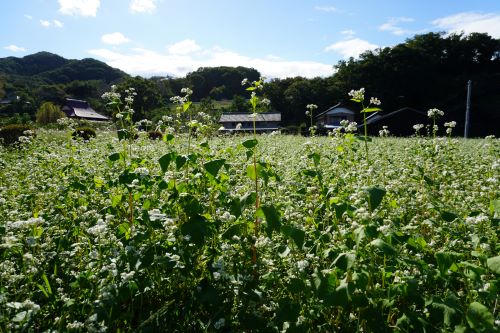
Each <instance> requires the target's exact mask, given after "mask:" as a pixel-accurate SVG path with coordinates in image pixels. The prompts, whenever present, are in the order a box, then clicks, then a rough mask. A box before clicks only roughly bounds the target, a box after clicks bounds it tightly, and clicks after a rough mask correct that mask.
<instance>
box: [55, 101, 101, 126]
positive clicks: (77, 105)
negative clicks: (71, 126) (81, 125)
mask: <svg viewBox="0 0 500 333" xmlns="http://www.w3.org/2000/svg"><path fill="white" fill-rule="evenodd" d="M62 111H63V112H64V113H66V116H68V117H69V118H78V119H86V120H96V121H106V120H109V118H108V117H106V116H103V115H102V114H99V113H97V112H96V111H95V110H94V109H92V108H91V107H90V105H89V103H88V102H87V101H81V100H78V99H71V98H67V99H66V104H65V105H64V106H63V107H62Z"/></svg>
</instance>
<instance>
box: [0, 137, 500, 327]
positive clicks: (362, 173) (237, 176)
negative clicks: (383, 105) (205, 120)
mask: <svg viewBox="0 0 500 333" xmlns="http://www.w3.org/2000/svg"><path fill="white" fill-rule="evenodd" d="M25 141H28V142H24V143H23V144H22V146H21V147H20V148H11V147H0V170H1V173H0V256H1V261H0V332H10V331H46V332H56V331H59V332H66V331H75V332H78V331H82V332H83V331H93V332H98V331H120V332H128V331H138V332H158V331H168V332H175V331H178V332H187V331H193V332H194V331H197V332H198V331H216V330H218V331H222V332H242V331H246V332H250V331H260V332H278V331H279V332H334V331H343V332H355V331H364V332H370V331H377V332H386V331H387V332H388V331H401V332H424V331H426V332H440V331H442V332H445V331H456V332H469V331H483V332H496V331H499V321H500V314H499V312H500V309H499V307H500V304H499V300H498V295H499V290H500V279H499V277H500V256H499V249H500V244H499V236H500V228H499V218H500V215H499V214H500V200H499V197H500V193H499V175H500V158H499V156H500V143H499V140H498V139H476V140H467V141H466V140H457V139H451V138H449V137H442V138H440V137H436V138H432V137H415V138H408V139H396V138H378V139H374V140H373V141H371V142H368V145H367V147H369V152H370V159H369V160H368V159H366V158H365V143H366V141H365V142H363V140H359V139H357V138H356V137H354V136H353V135H352V134H349V133H347V134H345V133H341V132H339V133H337V135H334V136H331V137H310V138H304V137H295V136H282V135H262V136H258V137H257V140H256V139H255V138H254V137H253V136H249V137H245V136H229V137H213V138H211V139H204V138H201V137H195V136H194V135H193V136H192V137H191V135H190V136H189V138H188V137H186V136H185V135H180V134H179V135H176V136H175V137H174V136H172V135H169V136H168V137H167V136H166V137H165V140H159V141H151V140H149V139H148V138H147V137H146V136H144V135H142V134H140V135H139V138H138V139H137V140H134V141H132V140H130V141H125V140H122V141H118V138H117V137H116V132H115V133H111V132H108V133H107V132H99V133H98V136H97V138H95V139H91V140H90V141H88V142H84V141H81V140H73V139H71V137H70V136H68V135H66V134H65V132H61V131H55V130H53V131H43V130H39V131H38V135H37V137H36V138H34V139H32V140H31V141H29V140H25ZM124 142H127V143H124ZM254 162H255V164H254Z"/></svg>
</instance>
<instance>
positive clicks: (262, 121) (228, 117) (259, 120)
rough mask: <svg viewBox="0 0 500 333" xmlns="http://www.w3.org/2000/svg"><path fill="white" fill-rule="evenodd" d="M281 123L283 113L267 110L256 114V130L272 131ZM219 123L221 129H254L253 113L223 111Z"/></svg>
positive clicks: (245, 130)
mask: <svg viewBox="0 0 500 333" xmlns="http://www.w3.org/2000/svg"><path fill="white" fill-rule="evenodd" d="M280 123H281V113H279V112H265V113H257V114H255V130H256V131H257V132H272V131H276V130H278V129H279V127H280ZM219 124H221V125H222V127H223V128H221V129H220V130H221V131H225V132H231V131H241V132H250V131H253V115H252V114H251V113H239V112H238V113H236V112H232V113H223V114H222V115H221V116H220V119H219Z"/></svg>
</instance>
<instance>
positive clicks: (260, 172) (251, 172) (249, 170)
mask: <svg viewBox="0 0 500 333" xmlns="http://www.w3.org/2000/svg"><path fill="white" fill-rule="evenodd" d="M263 171H264V168H263V167H262V165H260V164H257V172H256V170H255V168H254V165H253V164H250V165H249V166H248V167H247V176H248V177H249V178H250V179H251V180H255V178H256V177H257V175H258V176H262V175H263Z"/></svg>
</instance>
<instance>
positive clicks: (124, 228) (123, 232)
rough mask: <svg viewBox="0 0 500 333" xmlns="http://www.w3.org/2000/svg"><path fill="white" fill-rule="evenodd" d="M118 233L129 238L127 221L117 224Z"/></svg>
mask: <svg viewBox="0 0 500 333" xmlns="http://www.w3.org/2000/svg"><path fill="white" fill-rule="evenodd" d="M118 233H119V234H120V235H122V236H124V237H125V239H126V240H128V239H130V235H131V233H130V225H129V224H128V223H122V224H120V225H119V226H118Z"/></svg>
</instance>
